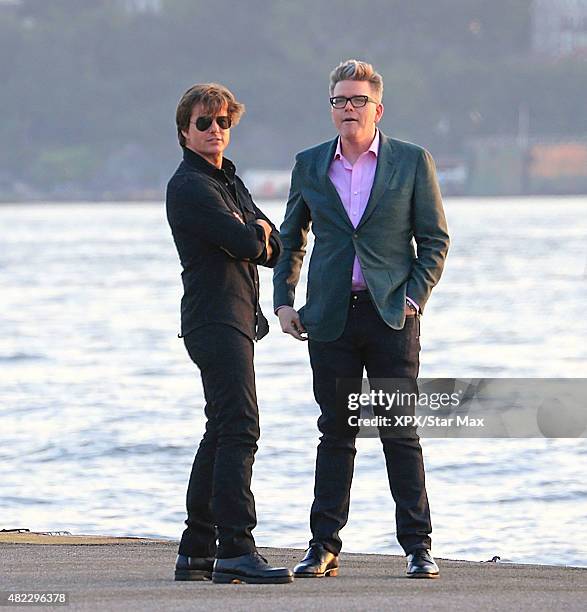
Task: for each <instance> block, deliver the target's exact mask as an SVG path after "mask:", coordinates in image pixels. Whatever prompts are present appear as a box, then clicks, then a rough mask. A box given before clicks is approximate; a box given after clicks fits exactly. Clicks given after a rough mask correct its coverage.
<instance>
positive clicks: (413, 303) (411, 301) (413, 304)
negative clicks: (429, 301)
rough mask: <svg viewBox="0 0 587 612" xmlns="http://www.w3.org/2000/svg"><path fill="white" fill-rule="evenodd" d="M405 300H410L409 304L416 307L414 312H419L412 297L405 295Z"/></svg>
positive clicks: (418, 307)
mask: <svg viewBox="0 0 587 612" xmlns="http://www.w3.org/2000/svg"><path fill="white" fill-rule="evenodd" d="M406 300H408V302H410V304H411V305H412V306H413V307H414V308H415V309H416V312H418V313H419V312H420V306H418V304H416V302H414V300H413V299H412V298H410V297H408V296H407V295H406Z"/></svg>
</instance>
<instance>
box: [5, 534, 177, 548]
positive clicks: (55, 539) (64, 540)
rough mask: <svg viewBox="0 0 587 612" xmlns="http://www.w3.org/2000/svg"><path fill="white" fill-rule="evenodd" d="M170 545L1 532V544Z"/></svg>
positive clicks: (129, 539)
mask: <svg viewBox="0 0 587 612" xmlns="http://www.w3.org/2000/svg"><path fill="white" fill-rule="evenodd" d="M152 543H160V544H161V543H167V544H168V543H169V540H155V539H151V538H133V537H132V536H124V537H116V536H96V535H51V534H49V533H39V532H35V531H30V532H24V533H15V532H0V545H1V544H42V545H46V546H47V545H49V546H50V545H55V544H70V545H72V546H75V545H85V546H88V545H104V544H152Z"/></svg>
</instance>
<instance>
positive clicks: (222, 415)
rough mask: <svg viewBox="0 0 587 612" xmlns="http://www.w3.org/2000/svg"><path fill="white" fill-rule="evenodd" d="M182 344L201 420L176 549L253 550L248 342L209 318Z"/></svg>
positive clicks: (205, 553) (255, 433)
mask: <svg viewBox="0 0 587 612" xmlns="http://www.w3.org/2000/svg"><path fill="white" fill-rule="evenodd" d="M184 342H185V346H186V349H187V351H188V354H189V356H190V358H191V359H192V361H193V362H194V363H195V364H196V365H197V366H198V368H199V369H200V372H201V375H202V383H203V386H204V396H205V398H206V407H205V414H206V417H207V419H208V420H207V422H206V431H205V433H204V437H203V438H202V441H201V442H200V446H199V448H198V451H197V453H196V457H195V459H194V463H193V466H192V471H191V475H190V481H189V485H188V491H187V520H186V525H187V528H186V529H185V531H184V532H183V535H182V538H181V542H180V545H179V554H181V555H187V556H191V557H214V556H216V557H218V558H230V557H238V556H239V555H244V554H247V553H250V552H253V551H254V550H256V547H255V541H254V539H253V535H252V530H253V529H254V527H255V525H256V524H257V518H256V514H255V500H254V498H253V494H252V492H251V476H252V468H253V461H254V456H255V452H256V450H257V440H258V439H259V413H258V409H257V395H256V390H255V371H254V367H253V341H252V340H250V339H249V338H247V337H246V336H245V335H244V334H242V333H241V332H239V331H238V330H236V329H234V328H232V327H230V326H228V325H222V324H211V325H207V326H205V327H201V328H198V329H196V330H194V331H192V332H191V333H189V334H188V335H187V336H186V337H185V338H184ZM217 539H218V546H217V544H216V540H217Z"/></svg>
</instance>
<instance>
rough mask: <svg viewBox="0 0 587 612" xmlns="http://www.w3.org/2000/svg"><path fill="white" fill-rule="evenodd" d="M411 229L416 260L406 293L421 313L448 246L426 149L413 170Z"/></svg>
mask: <svg viewBox="0 0 587 612" xmlns="http://www.w3.org/2000/svg"><path fill="white" fill-rule="evenodd" d="M412 227H413V232H414V240H415V242H416V256H417V258H416V260H415V261H414V263H413V265H412V270H411V273H410V277H409V279H408V285H407V290H406V293H407V295H408V296H410V298H411V299H412V300H414V301H415V302H416V303H417V304H418V305H419V306H420V310H421V311H422V312H423V311H424V305H425V304H426V302H427V300H428V298H429V297H430V293H431V291H432V288H433V287H434V285H436V283H438V281H439V280H440V276H441V275H442V270H443V268H444V261H445V259H446V255H447V253H448V247H449V242H450V241H449V236H448V228H447V225H446V218H445V216H444V209H443V206H442V197H441V195H440V188H439V186H438V179H437V178H436V168H435V165H434V160H433V159H432V156H431V155H430V153H429V152H428V151H426V150H425V149H422V152H421V154H420V157H419V159H418V165H417V168H416V179H415V185H414V194H413V200H412Z"/></svg>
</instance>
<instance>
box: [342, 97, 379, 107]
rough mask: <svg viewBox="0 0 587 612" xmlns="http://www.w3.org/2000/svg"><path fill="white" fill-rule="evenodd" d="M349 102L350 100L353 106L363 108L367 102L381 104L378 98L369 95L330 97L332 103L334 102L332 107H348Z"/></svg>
mask: <svg viewBox="0 0 587 612" xmlns="http://www.w3.org/2000/svg"><path fill="white" fill-rule="evenodd" d="M347 102H350V103H351V104H352V106H353V108H361V107H363V106H365V104H367V102H372V103H373V104H379V102H377V100H373V98H370V97H369V96H351V97H350V98H347V97H346V96H334V97H332V98H330V104H332V108H346V105H347Z"/></svg>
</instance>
